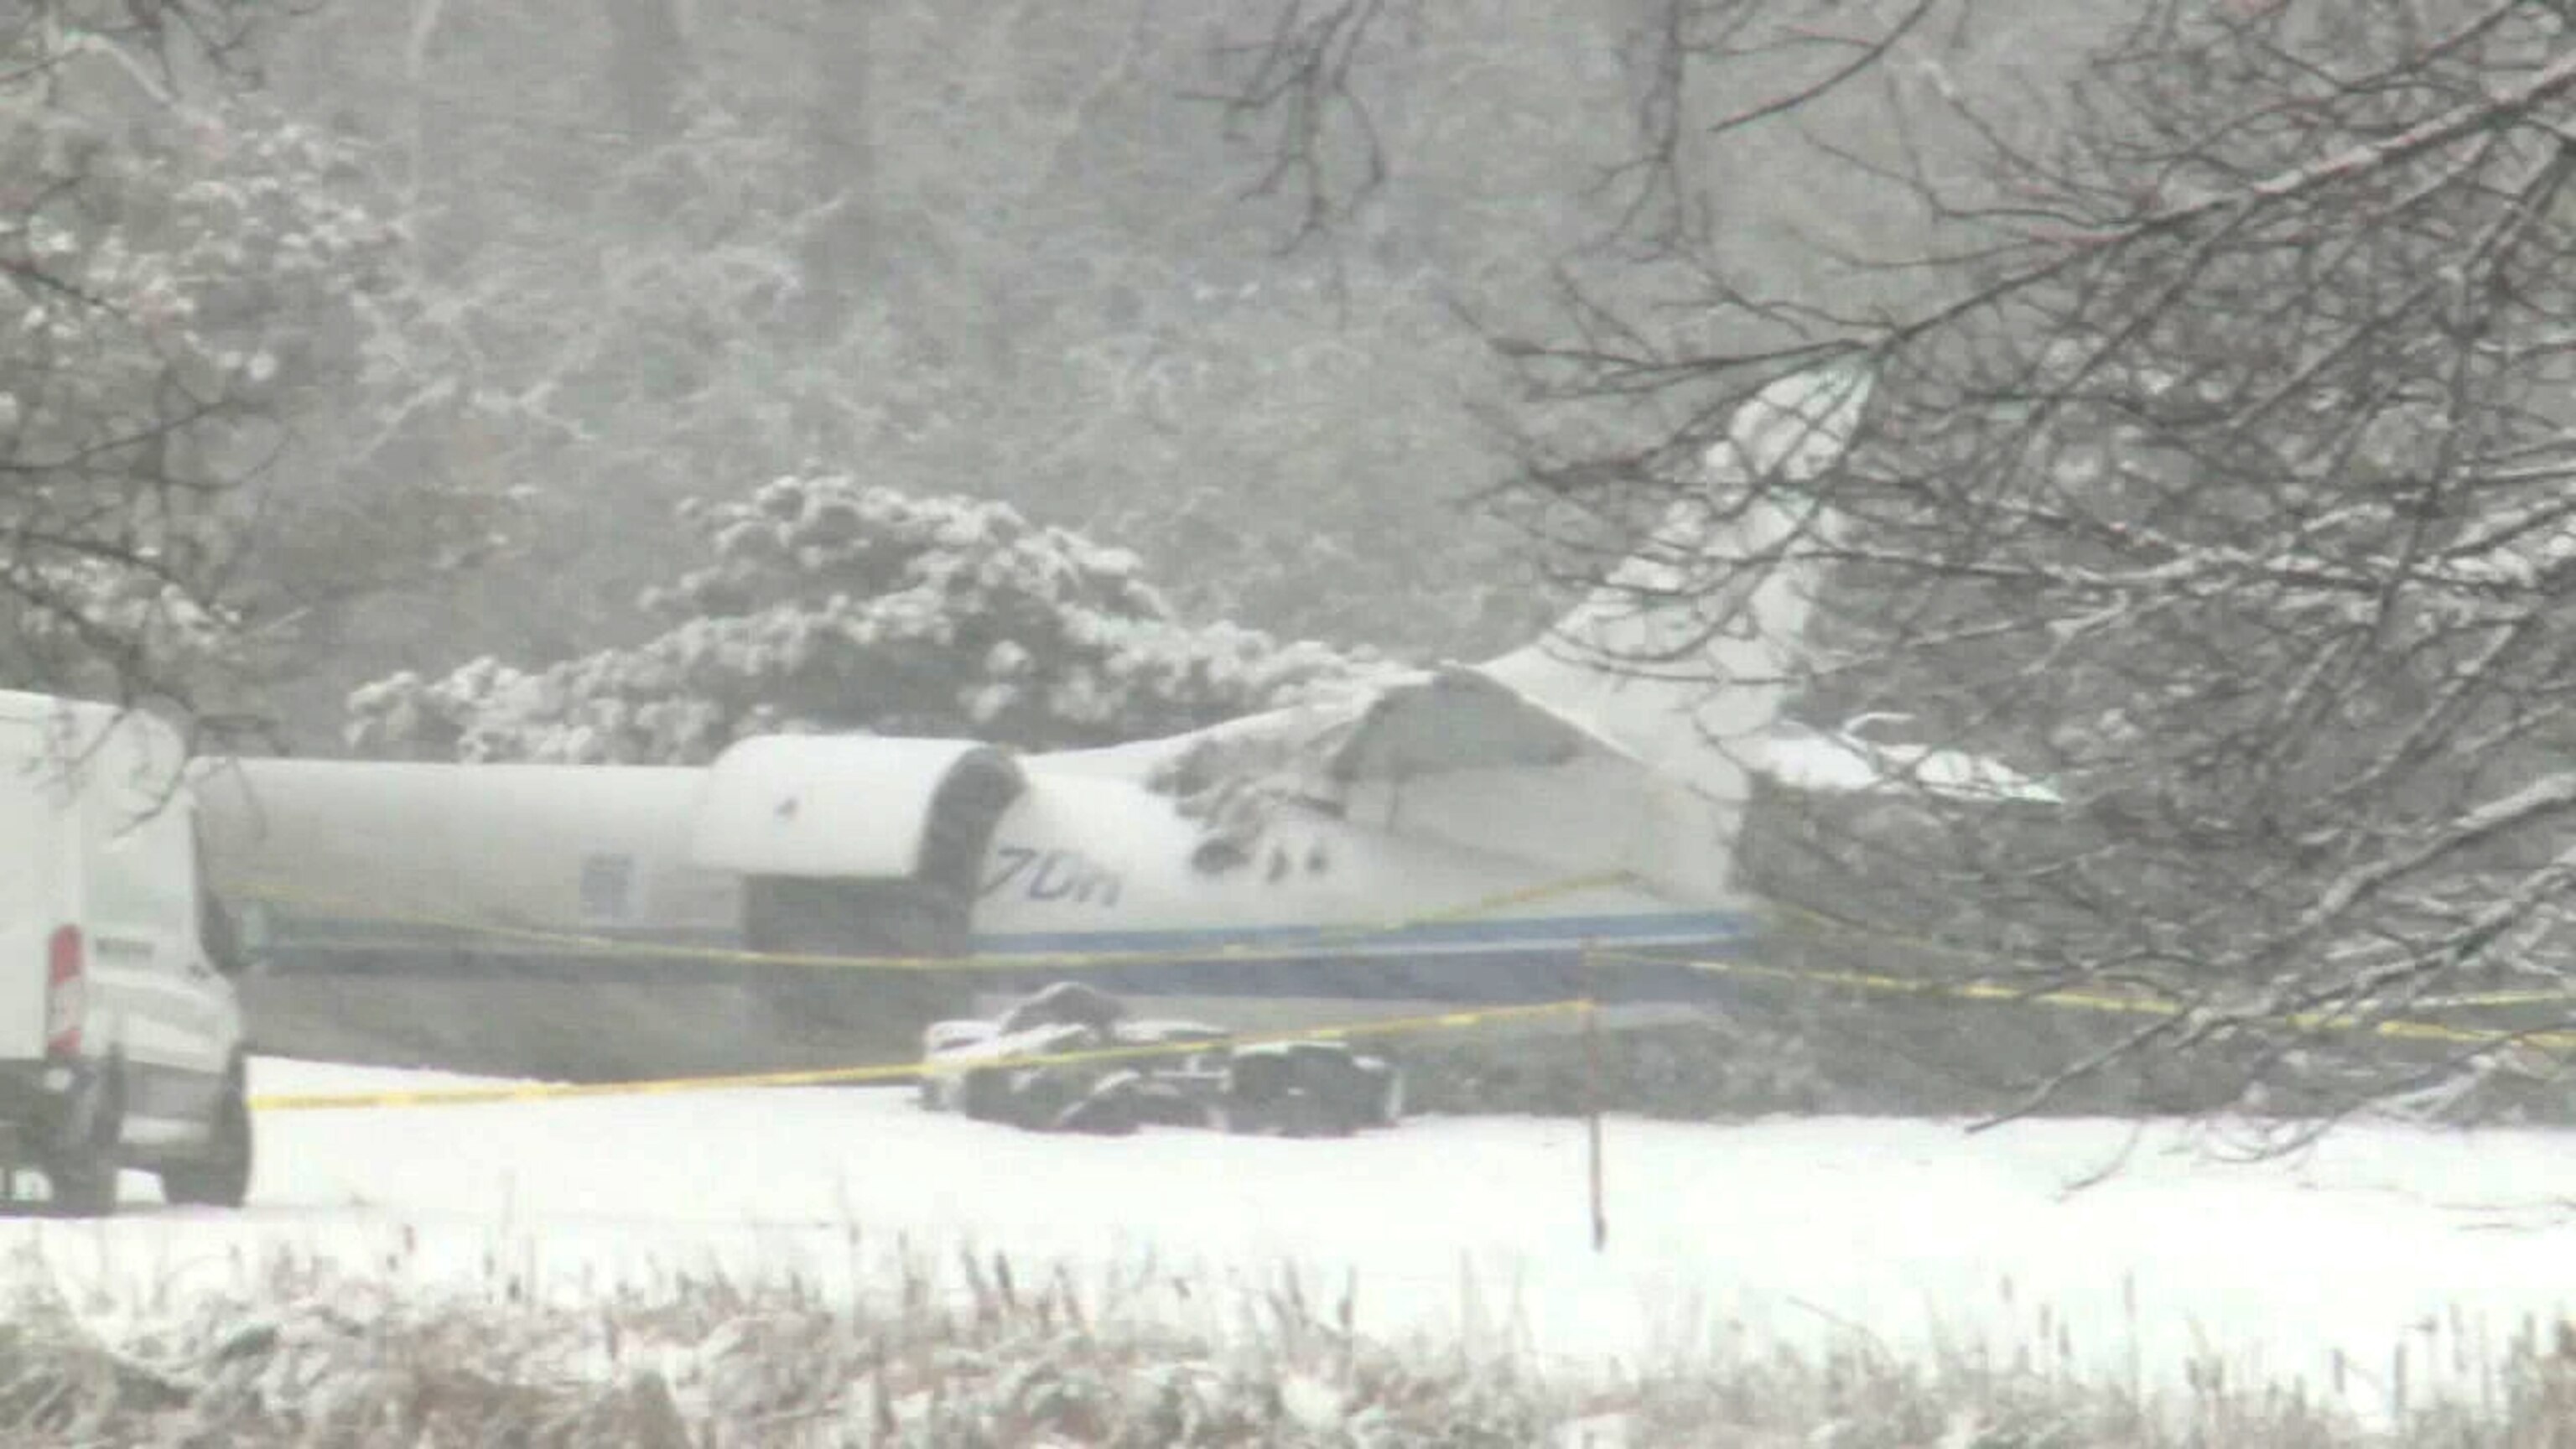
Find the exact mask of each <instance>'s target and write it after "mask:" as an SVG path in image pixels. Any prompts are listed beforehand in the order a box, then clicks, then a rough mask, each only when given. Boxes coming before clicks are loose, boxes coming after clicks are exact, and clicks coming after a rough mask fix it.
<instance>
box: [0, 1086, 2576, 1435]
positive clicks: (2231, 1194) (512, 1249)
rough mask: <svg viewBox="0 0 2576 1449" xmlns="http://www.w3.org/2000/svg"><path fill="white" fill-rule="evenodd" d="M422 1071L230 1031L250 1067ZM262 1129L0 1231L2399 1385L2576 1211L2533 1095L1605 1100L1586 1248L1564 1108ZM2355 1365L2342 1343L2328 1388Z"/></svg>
mask: <svg viewBox="0 0 2576 1449" xmlns="http://www.w3.org/2000/svg"><path fill="white" fill-rule="evenodd" d="M447 1080H454V1079H448V1078H433V1077H424V1076H422V1075H419V1074H410V1073H387V1072H380V1071H367V1070H357V1069H350V1068H341V1067H330V1066H323V1065H317V1064H311V1063H298V1062H287V1061H275V1060H264V1061H260V1062H258V1063H257V1064H256V1065H255V1070H254V1076H253V1087H254V1089H255V1090H256V1091H259V1092H301V1091H345V1090H368V1089H371V1088H380V1087H393V1086H400V1087H412V1086H420V1085H429V1084H436V1083H438V1082H441V1081H447ZM260 1134H261V1135H260V1167H259V1173H258V1178H257V1181H256V1183H255V1185H254V1189H253V1199H252V1203H251V1205H250V1206H249V1207H248V1208H246V1209H244V1210H243V1211H241V1212H238V1213H221V1212H214V1211H208V1210H201V1209H160V1208H155V1207H153V1206H151V1205H150V1202H151V1199H150V1187H149V1185H148V1183H149V1179H146V1178H142V1177H139V1176H134V1177H129V1179H128V1184H127V1185H128V1190H129V1198H132V1199H140V1200H141V1201H140V1203H139V1204H138V1205H137V1206H135V1207H133V1208H132V1209H131V1210H130V1211H129V1212H128V1213H127V1214H126V1215H124V1216H121V1217H119V1218H117V1219H115V1220H112V1221H109V1222H106V1223H55V1222H45V1221H32V1220H31V1221H29V1222H26V1223H24V1224H11V1225H8V1229H7V1231H15V1232H18V1233H21V1234H23V1235H24V1240H25V1241H27V1242H29V1243H31V1244H32V1245H33V1246H34V1248H35V1249H36V1250H37V1251H38V1252H40V1253H41V1254H42V1255H43V1257H44V1258H45V1260H46V1261H47V1262H48V1263H49V1264H50V1266H51V1267H52V1268H53V1269H54V1271H55V1272H56V1273H57V1274H59V1275H60V1276H61V1277H62V1278H63V1279H64V1280H65V1282H66V1283H67V1284H68V1285H70V1286H72V1287H74V1288H76V1289H98V1290H101V1292H102V1293H105V1294H107V1295H110V1296H113V1294H114V1293H115V1292H116V1291H117V1290H123V1291H124V1292H125V1293H127V1294H129V1295H132V1297H133V1298H135V1299H138V1300H139V1299H141V1298H143V1297H146V1296H155V1295H157V1296H156V1297H155V1301H167V1300H168V1299H169V1297H170V1296H172V1295H186V1294H188V1293H191V1292H202V1291H238V1290H240V1289H241V1288H242V1287H243V1286H244V1285H243V1283H242V1282H241V1281H240V1280H241V1279H242V1278H243V1277H244V1275H246V1274H252V1273H255V1272H257V1271H258V1265H260V1264H262V1263H265V1262H270V1261H273V1260H274V1259H275V1258H276V1257H277V1256H278V1255H279V1254H285V1255H289V1256H295V1257H301V1258H305V1259H313V1260H322V1261H326V1262H328V1263H329V1264H331V1265H332V1266H333V1267H334V1269H335V1270H336V1271H338V1272H340V1273H343V1274H347V1275H352V1276H354V1277H357V1278H360V1279H365V1280H370V1281H382V1282H385V1283H388V1284H390V1285H391V1286H394V1287H397V1288H410V1289H418V1290H423V1291H433V1292H437V1291H445V1292H460V1293H465V1294H469V1295H487V1296H489V1297H492V1298H494V1299H496V1300H497V1299H500V1298H502V1297H504V1296H507V1295H510V1294H515V1293H521V1292H524V1293H527V1294H531V1295H535V1296H539V1297H542V1298H546V1299H550V1300H560V1301H588V1300H590V1299H592V1298H595V1297H596V1296H598V1295H601V1294H604V1293H607V1292H609V1291H612V1290H613V1289H616V1288H618V1287H621V1286H626V1287H650V1286H652V1285H653V1284H655V1283H666V1282H669V1281H671V1280H672V1279H673V1278H674V1277H675V1276H676V1275H680V1274H689V1275H697V1276H704V1275H707V1274H710V1273H723V1274H727V1275H731V1276H733V1277H735V1278H736V1279H737V1280H743V1281H775V1280H780V1279H783V1278H785V1277H786V1276H787V1275H789V1274H795V1275H797V1276H799V1277H800V1278H801V1279H802V1280H803V1281H805V1282H806V1283H809V1284H823V1285H848V1286H849V1287H852V1288H859V1287H863V1286H867V1285H870V1284H877V1285H885V1284H890V1283H891V1282H892V1281H894V1279H895V1277H896V1276H897V1274H898V1270H899V1268H900V1267H901V1265H903V1264H904V1263H906V1262H911V1263H914V1264H916V1265H918V1264H920V1263H922V1262H928V1263H930V1264H931V1265H932V1266H934V1267H942V1266H946V1267H953V1266H954V1265H955V1264H956V1263H957V1262H958V1259H959V1255H960V1254H961V1252H967V1251H971V1252H974V1253H976V1254H978V1255H981V1256H982V1257H984V1258H986V1259H989V1258H990V1256H991V1255H992V1254H995V1253H1006V1254H1008V1255H1009V1257H1010V1258H1011V1259H1012V1261H1013V1262H1014V1263H1017V1264H1020V1265H1021V1266H1022V1268H1023V1269H1024V1270H1025V1272H1028V1273H1034V1272H1037V1271H1043V1270H1044V1269H1045V1268H1046V1267H1047V1266H1049V1265H1053V1264H1063V1265H1066V1266H1067V1268H1068V1270H1069V1271H1070V1272H1071V1273H1072V1274H1073V1279H1074V1281H1075V1282H1076V1283H1077V1284H1078V1285H1080V1286H1082V1287H1083V1288H1085V1289H1086V1290H1087V1291H1088V1292H1089V1293H1090V1295H1091V1296H1092V1301H1094V1302H1105V1303H1111V1304H1114V1305H1115V1306H1117V1307H1119V1308H1120V1309H1122V1310H1123V1311H1127V1312H1130V1313H1138V1312H1143V1313H1152V1314H1160V1315H1167V1316H1169V1317H1170V1318H1171V1319H1172V1321H1173V1322H1174V1323H1175V1325H1176V1326H1179V1327H1184V1328H1195V1329H1199V1330H1203V1331H1211V1332H1222V1331H1224V1330H1225V1328H1226V1327H1227V1326H1229V1325H1233V1324H1238V1323H1241V1322H1245V1321H1248V1320H1249V1319H1250V1318H1251V1317H1253V1316H1257V1315H1256V1309H1257V1308H1258V1306H1259V1305H1260V1304H1261V1303H1263V1302H1265V1301H1268V1300H1269V1299H1270V1298H1272V1297H1273V1296H1274V1295H1276V1294H1277V1293H1279V1292H1280V1291H1281V1289H1282V1288H1283V1287H1284V1286H1286V1285H1288V1284H1290V1283H1291V1282H1292V1281H1293V1282H1294V1283H1295V1285H1296V1286H1297V1288H1298V1291H1299V1292H1301V1293H1302V1294H1303V1297H1304V1300H1305V1301H1307V1302H1309V1303H1317V1304H1338V1303H1339V1301H1340V1299H1341V1297H1342V1295H1343V1294H1344V1293H1345V1292H1351V1293H1353V1295H1354V1296H1353V1300H1352V1301H1353V1313H1354V1318H1355V1323H1356V1326H1357V1327H1358V1329H1359V1330H1360V1331H1361V1332H1362V1333H1365V1334H1370V1335H1373V1336H1377V1337H1380V1338H1393V1339H1402V1338H1407V1337H1411V1336H1414V1335H1417V1334H1427V1335H1434V1336H1438V1337H1441V1338H1444V1339H1459V1338H1463V1339H1464V1340H1465V1341H1466V1342H1467V1343H1469V1344H1471V1345H1480V1346H1483V1347H1487V1348H1504V1349H1518V1350H1522V1351H1527V1352H1532V1353H1536V1354H1539V1355H1542V1356H1546V1357H1550V1358H1561V1359H1571V1360H1581V1361H1584V1362H1587V1363H1595V1364H1599V1363H1606V1362H1609V1361H1612V1360H1616V1361H1618V1362H1620V1363H1623V1364H1627V1365H1631V1366H1634V1365H1639V1364H1653V1363H1658V1362H1672V1361H1676V1360H1687V1359H1688V1358H1689V1357H1690V1356H1692V1355H1694V1354H1697V1353H1702V1352H1705V1351H1708V1350H1710V1349H1711V1348H1722V1347H1730V1346H1758V1345H1763V1344H1767V1343H1771V1342H1784V1343H1788V1344H1791V1345H1799V1344H1805V1345H1809V1346H1812V1345H1814V1344H1816V1343H1820V1342H1822V1341H1825V1340H1828V1339H1832V1338H1836V1337H1838V1336H1841V1335H1843V1334H1847V1333H1851V1332H1866V1333H1868V1334H1870V1335H1871V1336H1873V1337H1874V1338H1875V1339H1877V1340H1878V1341H1879V1342H1881V1343H1883V1344H1885V1345H1887V1346H1888V1347H1890V1348H1891V1349H1894V1350H1897V1351H1899V1352H1905V1351H1915V1352H1921V1351H1926V1350H1929V1349H1930V1348H1932V1347H1934V1346H1936V1345H1938V1346H1941V1347H1945V1348H1947V1349H1949V1350H1952V1351H1961V1350H1974V1349H1979V1348H1983V1349H1988V1350H1991V1351H1993V1352H1994V1353H1995V1354H1997V1355H1998V1357H2000V1358H2003V1359H2005V1360H2006V1361H2009V1358H2010V1356H2011V1355H2012V1354H2014V1353H2015V1352H2016V1351H2021V1350H2027V1351H2028V1352H2029V1353H2030V1354H2031V1355H2032V1356H2033V1357H2034V1359H2035V1360H2036V1361H2038V1362H2041V1363H2044V1364H2048V1365H2052V1366H2054V1367H2057V1368H2059V1369H2061V1370H2063V1371H2068V1372H2074V1373H2079V1374H2085V1375H2090V1376H2093V1377H2096V1378H2100V1379H2103V1380H2106V1381H2110V1382H2115V1383H2123V1384H2125V1383H2128V1382H2129V1381H2130V1380H2131V1379H2132V1377H2142V1378H2145V1379H2148V1380H2151V1381H2153V1382H2156V1383H2163V1384H2178V1383H2179V1382H2180V1381H2181V1379H2182V1375H2183V1373H2184V1368H2185V1365H2186V1363H2187V1362H2189V1361H2191V1360H2194V1359H2196V1358H2199V1359H2206V1358H2209V1357H2213V1356H2214V1357H2216V1358H2218V1359H2221V1360H2223V1361H2225V1363H2226V1365H2227V1369H2228V1374H2229V1379H2230V1381H2231V1382H2235V1383H2253V1382H2256V1381H2259V1380H2262V1379H2273V1380H2279V1381H2284V1382H2286V1381H2288V1380H2291V1379H2304V1380H2305V1381H2306V1383H2307V1384H2308V1386H2309V1388H2310V1390H2311V1391H2312V1392H2318V1393H2323V1392H2325V1391H2326V1386H2327V1385H2328V1384H2330V1383H2332V1382H2334V1364H2335V1356H2336V1355H2337V1354H2338V1353H2339V1354H2341V1355H2342V1357H2343V1361H2344V1362H2345V1363H2346V1364H2348V1365H2361V1366H2378V1367H2379V1368H2382V1369H2384V1368H2386V1367H2387V1366H2388V1365H2390V1363H2391V1361H2392V1355H2393V1354H2394V1353H2395V1352H2396V1350H2397V1349H2398V1347H2399V1346H2400V1345H2404V1346H2405V1347H2406V1350H2407V1352H2408V1356H2409V1359H2410V1363H2411V1365H2412V1372H2413V1374H2414V1383H2413V1391H2414V1393H2415V1394H2416V1395H2417V1396H2419V1398H2420V1396H2422V1395H2423V1394H2424V1393H2426V1392H2427V1391H2428V1390H2430V1389H2433V1388H2437V1387H2439V1386H2440V1385H2441V1384H2442V1382H2443V1381H2444V1379H2445V1377H2446V1376H2449V1375H2454V1374H2456V1373H2459V1372H2462V1371H2463V1370H2461V1369H2460V1368H2459V1367H2458V1366H2457V1362H2456V1361H2460V1360H2465V1361H2466V1363H2467V1365H2468V1367H2467V1369H2466V1370H2465V1372H2468V1373H2471V1374H2474V1373H2476V1372H2477V1371H2478V1366H2479V1364H2480V1363H2482V1362H2492V1361H2493V1359H2494V1358H2495V1357H2497V1356H2499V1355H2500V1353H2501V1350H2502V1348H2503V1346H2504V1345H2505V1344H2506V1343H2507V1342H2508V1340H2509V1339H2511V1338H2512V1337H2513V1336H2514V1335H2515V1334H2516V1333H2517V1332H2520V1331H2523V1330H2525V1329H2526V1328H2528V1327H2529V1326H2530V1325H2531V1324H2533V1323H2538V1324H2540V1325H2543V1326H2544V1327H2545V1326H2546V1325H2549V1324H2551V1323H2553V1322H2554V1321H2555V1319H2556V1318H2557V1317H2558V1316H2559V1315H2560V1314H2561V1313H2562V1311H2563V1308H2564V1301H2565V1297H2566V1289H2565V1286H2564V1285H2565V1284H2566V1281H2567V1280H2566V1278H2565V1276H2564V1266H2565V1263H2566V1261H2567V1256H2568V1252H2569V1248H2570V1244H2571V1236H2576V1219H2571V1217H2570V1214H2569V1210H2568V1209H2567V1207H2566V1206H2565V1205H2566V1204H2568V1203H2570V1202H2576V1134H2570V1133H2565V1132H2555V1131H2541V1130H2511V1131H2504V1130H2499V1131H2488V1132H2481V1133H2475V1134H2468V1133H2436V1132H2428V1131H2423V1130H2416V1129H2407V1128H2399V1127H2393V1126H2377V1125H2368V1124H2360V1125H2354V1126H2351V1127H2348V1128H2346V1129H2344V1130H2343V1131H2341V1132H2340V1134H2339V1135H2337V1136H2335V1137H2333V1138H2330V1139H2329V1140H2328V1141H2327V1143H2326V1144H2325V1145H2324V1146H2323V1147H2321V1148H2319V1149H2316V1150H2314V1151H2311V1152H2309V1153H2307V1154H2305V1155H2303V1156H2302V1157H2300V1158H2297V1159H2295V1160H2289V1161H2275V1162H2266V1163H2259V1164H2245V1163H2237V1162H2231V1161H2226V1160H2222V1159H2221V1158H2220V1156H2218V1155H2216V1154H2214V1153H2213V1151H2212V1146H2213V1141H2212V1139H2211V1138H2210V1137H2209V1136H2208V1135H2207V1134H2205V1133H2192V1132H2188V1131H2186V1130H2184V1129H2181V1128H2178V1127H2171V1126H2153V1127H2147V1128H2143V1129H2141V1128H2139V1127H2137V1126H2136V1125H2135V1124H2130V1123H2120V1122H2105V1121H2047V1122H2030V1123H2022V1124H2018V1125H2014V1126H2011V1127H2008V1128H2003V1129H1999V1130H1997V1131H1994V1132H1989V1133H1982V1134H1969V1133H1967V1132H1965V1131H1963V1130H1962V1128H1961V1127H1960V1126H1959V1125H1958V1124H1954V1123H1943V1122H1932V1121H1904V1120H1878V1119H1858V1118H1826V1119H1811V1120H1809V1119H1802V1120H1786V1119H1783V1120H1770V1121H1761V1122H1753V1123H1746V1124H1741V1125H1699V1124H1678V1123H1658V1122H1647V1121H1637V1120H1626V1119H1617V1120H1613V1121H1612V1122H1611V1123H1610V1124H1609V1132H1608V1137H1607V1140H1608V1154H1607V1159H1606V1165H1607V1173H1606V1182H1607V1187H1608V1206H1609V1213H1608V1217H1609V1224H1610V1242H1609V1247H1608V1250H1607V1251H1606V1252H1602V1253H1598V1254H1596V1253H1595V1252H1593V1251H1592V1248H1591V1244H1590V1234H1589V1222H1588V1216H1587V1210H1586V1201H1585V1176H1584V1132H1583V1127H1582V1124H1581V1123H1579V1122H1560V1121H1540V1120H1527V1119H1499V1118H1484V1119H1469V1118H1429V1119H1422V1120H1417V1121H1413V1122H1408V1123H1407V1124H1405V1125H1404V1126H1403V1127H1401V1128H1400V1129H1398V1130H1396V1131H1393V1132H1388V1133H1379V1134H1370V1135H1366V1136H1362V1137H1358V1138H1353V1139H1349V1140H1344V1141H1297V1140H1288V1139H1277V1138H1256V1137H1227V1136H1221V1135H1216V1134H1211V1133H1203V1132H1194V1131H1185V1130H1177V1129H1176V1130H1168V1131H1148V1132H1146V1133H1143V1134H1140V1135H1138V1136H1135V1137H1130V1138H1120V1139H1089V1138H1082V1139H1076V1138H1059V1137H1047V1136H1038V1135H1034V1134H1027V1133H1020V1132H1014V1131H1011V1130H1008V1129H1004V1128H998V1127H993V1126H989V1125H985V1124H980V1123H975V1122H969V1121H965V1120H962V1119H958V1118H954V1117H947V1116H938V1115H931V1114H927V1113H924V1112H922V1111H921V1110H919V1109H918V1108H917V1107H915V1106H914V1105H913V1103H912V1100H911V1094H910V1093H909V1092H896V1091H873V1090H846V1089H843V1090H835V1089H799V1090H779V1091H736V1092H724V1093H710V1094H705V1095H698V1096H683V1097H670V1096H639V1097H631V1098H592V1099H582V1100H562V1101H553V1102H533V1103H514V1104H509V1105H503V1106H470V1107H452V1108H412V1109H401V1110H384V1111H335V1112H310V1113H273V1114H268V1115H265V1116H263V1117H262V1118H261V1121H260ZM2123 1154H2126V1155H2125V1157H2124V1155H2123ZM2114 1163H2121V1164H2122V1167H2121V1170H2120V1171H2119V1172H2118V1173H2116V1174H2114V1175H2112V1176H2111V1177H2109V1178H2108V1179H2106V1180H2104V1181H2102V1182H2100V1183H2099V1184H2097V1185H2093V1186H2090V1187H2084V1188H2082V1189H2081V1190H2077V1184H2078V1183H2079V1182H2081V1181H2083V1180H2084V1179H2086V1178H2088V1177H2089V1176H2091V1175H2092V1174H2094V1173H2096V1172H2097V1171H2099V1170H2100V1169H2102V1168H2104V1167H2106V1166H2109V1165H2112V1164H2114ZM92 1296H93V1295H88V1294H85V1293H75V1294H74V1297H75V1299H76V1300H82V1299H85V1298H90V1297H92ZM2060 1326H2063V1339H2062V1343H2061V1341H2060V1337H2059V1328H2060ZM2378 1377H2379V1376H2378V1375H2376V1374H2362V1373H2354V1374H2349V1375H2346V1381H2347V1384H2348V1391H2349V1392H2350V1393H2351V1394H2352V1395H2353V1396H2354V1398H2355V1400H2356V1406H2357V1407H2359V1408H2362V1409H2364V1410H2369V1409H2371V1408H2374V1407H2377V1406H2376V1405H2374V1404H2373V1403H2372V1402H2371V1398H2372V1396H2373V1395H2374V1394H2376V1393H2378V1392H2380V1391H2379V1390H2377V1389H2374V1388H2373V1387H2372V1384H2374V1383H2376V1382H2377V1379H2378ZM1614 1442H1615V1441H1614Z"/></svg>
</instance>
